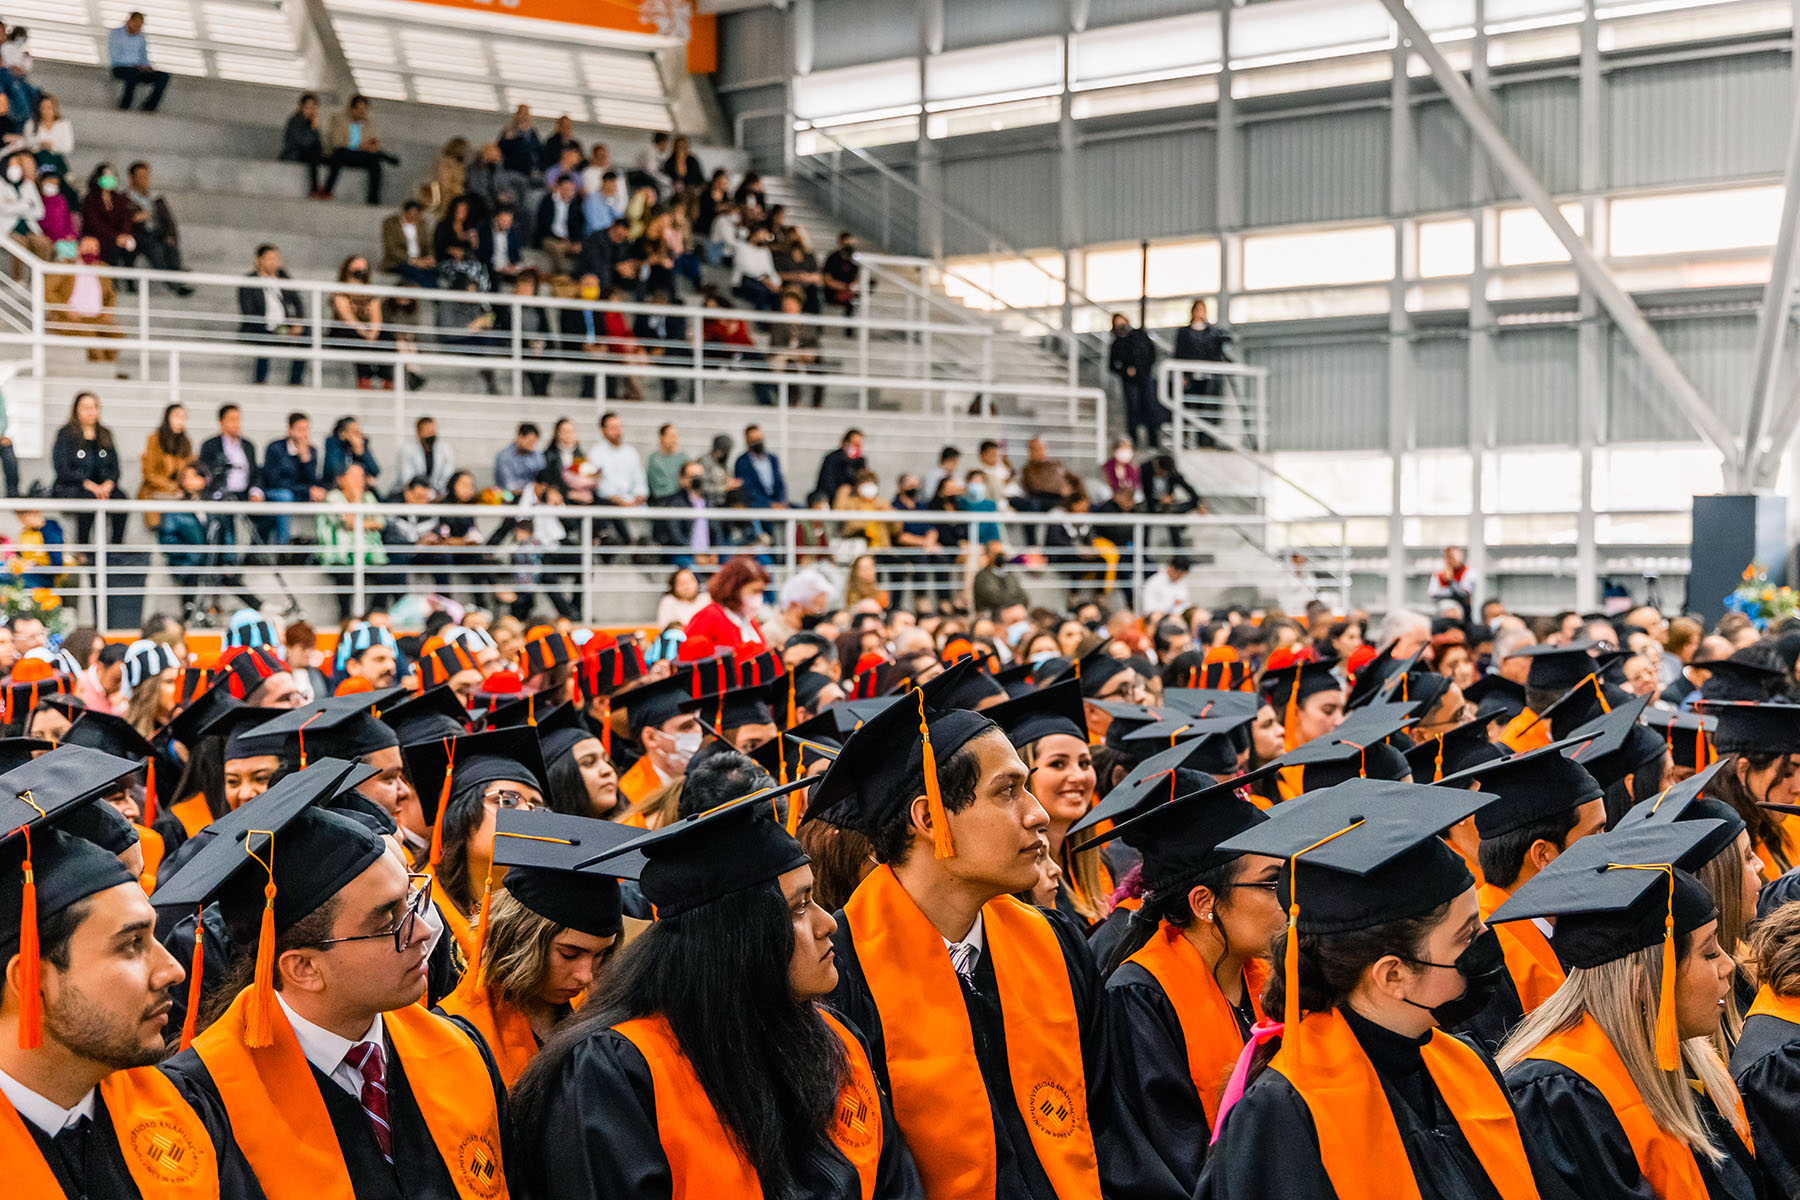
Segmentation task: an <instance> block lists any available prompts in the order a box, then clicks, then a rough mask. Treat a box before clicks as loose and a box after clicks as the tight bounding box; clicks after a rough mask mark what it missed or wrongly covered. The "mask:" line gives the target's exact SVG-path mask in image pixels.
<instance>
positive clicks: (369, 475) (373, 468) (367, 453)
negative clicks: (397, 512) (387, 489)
mask: <svg viewBox="0 0 1800 1200" xmlns="http://www.w3.org/2000/svg"><path fill="white" fill-rule="evenodd" d="M351 463H355V464H356V465H357V466H359V467H361V468H362V483H363V484H364V485H365V486H367V487H370V488H373V487H374V486H375V483H376V481H377V480H379V479H380V478H381V465H380V464H379V463H377V462H376V461H375V452H374V451H373V450H372V449H370V447H369V440H368V438H366V437H365V436H363V428H362V422H361V421H358V420H357V419H356V418H355V417H339V418H338V419H337V423H336V424H335V425H333V426H332V427H331V436H330V437H329V438H327V439H325V464H324V467H323V468H322V470H323V472H324V474H323V475H322V477H321V478H322V479H324V480H326V481H330V480H335V479H338V478H340V477H341V476H342V475H343V473H344V468H345V467H347V466H349V465H350V464H351Z"/></svg>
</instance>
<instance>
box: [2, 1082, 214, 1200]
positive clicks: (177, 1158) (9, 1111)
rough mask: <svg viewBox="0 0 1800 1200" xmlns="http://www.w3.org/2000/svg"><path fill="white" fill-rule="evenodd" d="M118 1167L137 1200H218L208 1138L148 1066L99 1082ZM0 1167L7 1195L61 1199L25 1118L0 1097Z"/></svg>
mask: <svg viewBox="0 0 1800 1200" xmlns="http://www.w3.org/2000/svg"><path fill="white" fill-rule="evenodd" d="M100 1099H101V1100H102V1102H103V1103H105V1105H106V1114H107V1116H108V1117H110V1118H111V1119H112V1123H113V1133H114V1134H115V1136H117V1138H118V1139H119V1149H120V1151H121V1153H122V1154H123V1155H124V1158H125V1169H126V1170H127V1171H128V1172H129V1173H130V1175H131V1181H132V1182H133V1183H135V1184H136V1185H137V1189H138V1191H139V1193H141V1194H142V1196H143V1198H144V1200H219V1155H218V1150H217V1149H216V1148H215V1147H214V1146H213V1142H212V1136H211V1135H210V1134H208V1133H207V1132H206V1126H205V1125H204V1124H203V1123H202V1122H201V1120H200V1118H199V1116H198V1115H197V1114H196V1113H195V1112H194V1110H193V1109H192V1108H190V1107H189V1106H188V1102H187V1101H186V1100H183V1099H182V1098H181V1093H180V1092H179V1091H177V1090H176V1089H175V1085H174V1084H173V1083H171V1082H169V1078H168V1076H166V1075H164V1074H163V1073H162V1072H161V1071H158V1070H157V1069H156V1068H155V1067H133V1068H132V1069H130V1070H127V1071H115V1072H113V1073H112V1074H111V1075H108V1076H107V1077H106V1078H105V1079H104V1080H103V1081H102V1082H101V1084H100ZM0 1163H5V1164H6V1170H7V1172H8V1177H9V1178H11V1180H12V1184H11V1186H10V1187H9V1189H8V1193H7V1194H8V1195H15V1196H20V1197H23V1198H24V1200H62V1195H63V1190H62V1185H61V1184H60V1183H58V1182H57V1181H56V1176H55V1175H54V1174H52V1173H51V1171H50V1167H49V1165H48V1164H46V1163H45V1162H44V1156H43V1155H42V1154H41V1153H40V1152H39V1151H38V1148H37V1142H36V1141H35V1140H34V1139H33V1138H32V1136H31V1131H30V1130H29V1129H27V1128H26V1127H25V1119H24V1118H23V1117H21V1116H19V1114H18V1113H17V1112H16V1111H15V1110H14V1109H13V1106H12V1105H11V1104H8V1103H7V1102H6V1099H5V1097H0Z"/></svg>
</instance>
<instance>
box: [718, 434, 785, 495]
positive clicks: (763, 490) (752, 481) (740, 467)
mask: <svg viewBox="0 0 1800 1200" xmlns="http://www.w3.org/2000/svg"><path fill="white" fill-rule="evenodd" d="M731 473H732V474H733V475H735V476H737V477H738V478H739V479H741V480H743V481H744V489H743V496H744V507H746V508H786V507H787V506H788V490H787V479H786V478H785V477H784V476H783V475H782V473H781V459H780V457H779V456H778V455H774V454H771V453H769V449H768V446H767V445H766V444H765V442H764V440H763V431H762V426H760V425H746V426H744V452H743V453H742V454H740V455H738V458H737V462H735V463H733V464H732V467H731Z"/></svg>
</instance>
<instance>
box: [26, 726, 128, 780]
mask: <svg viewBox="0 0 1800 1200" xmlns="http://www.w3.org/2000/svg"><path fill="white" fill-rule="evenodd" d="M69 732H71V733H73V732H74V730H73V729H71V730H70V731H69ZM62 744H63V745H65V746H67V745H69V744H71V743H70V741H69V739H67V738H64V739H63V743H62ZM81 744H85V743H81ZM55 745H56V744H55V743H54V742H51V741H48V740H46V739H44V738H28V737H9V738H0V774H5V773H6V772H7V771H10V770H12V769H13V768H14V767H22V766H24V765H25V764H26V763H28V762H30V761H31V760H32V758H33V757H35V756H36V755H37V754H39V753H40V752H42V751H45V750H50V749H54V748H55ZM94 749H97V750H99V749H105V747H102V746H96V747H94ZM108 753H111V752H110V751H108Z"/></svg>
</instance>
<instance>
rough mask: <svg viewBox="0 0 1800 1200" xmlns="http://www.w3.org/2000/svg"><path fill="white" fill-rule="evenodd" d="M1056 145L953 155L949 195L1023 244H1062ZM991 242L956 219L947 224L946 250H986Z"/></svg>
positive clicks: (946, 174)
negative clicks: (979, 155)
mask: <svg viewBox="0 0 1800 1200" xmlns="http://www.w3.org/2000/svg"><path fill="white" fill-rule="evenodd" d="M1056 168H1057V157H1056V152H1055V151H1053V150H1033V151H1028V152H1026V153H1023V154H996V155H991V156H988V157H984V158H965V159H953V160H948V161H946V162H945V163H944V164H943V168H942V175H943V181H944V199H945V200H947V201H948V202H949V203H950V204H952V205H954V206H955V207H957V208H959V209H961V210H962V211H963V212H966V213H968V214H970V215H971V216H973V217H976V218H978V219H979V220H980V221H981V222H982V223H983V224H985V225H987V226H988V227H989V228H990V229H992V230H994V232H996V233H998V234H999V235H1000V236H1002V237H1004V238H1006V239H1007V240H1008V241H1009V242H1011V243H1012V245H1013V246H1014V247H1016V248H1017V249H1019V250H1036V249H1039V248H1042V247H1046V246H1056V245H1058V244H1059V243H1060V240H1061V229H1060V222H1061V217H1060V213H1061V209H1062V196H1061V194H1060V193H1059V192H1058V190H1057V169H1056ZM986 251H987V245H986V244H985V243H983V242H980V241H978V240H977V239H976V238H975V237H974V235H973V234H972V233H970V232H968V231H967V230H965V229H963V228H962V227H961V226H959V225H957V224H956V223H951V224H949V225H947V226H946V228H945V229H944V252H945V253H946V254H982V253H986Z"/></svg>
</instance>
